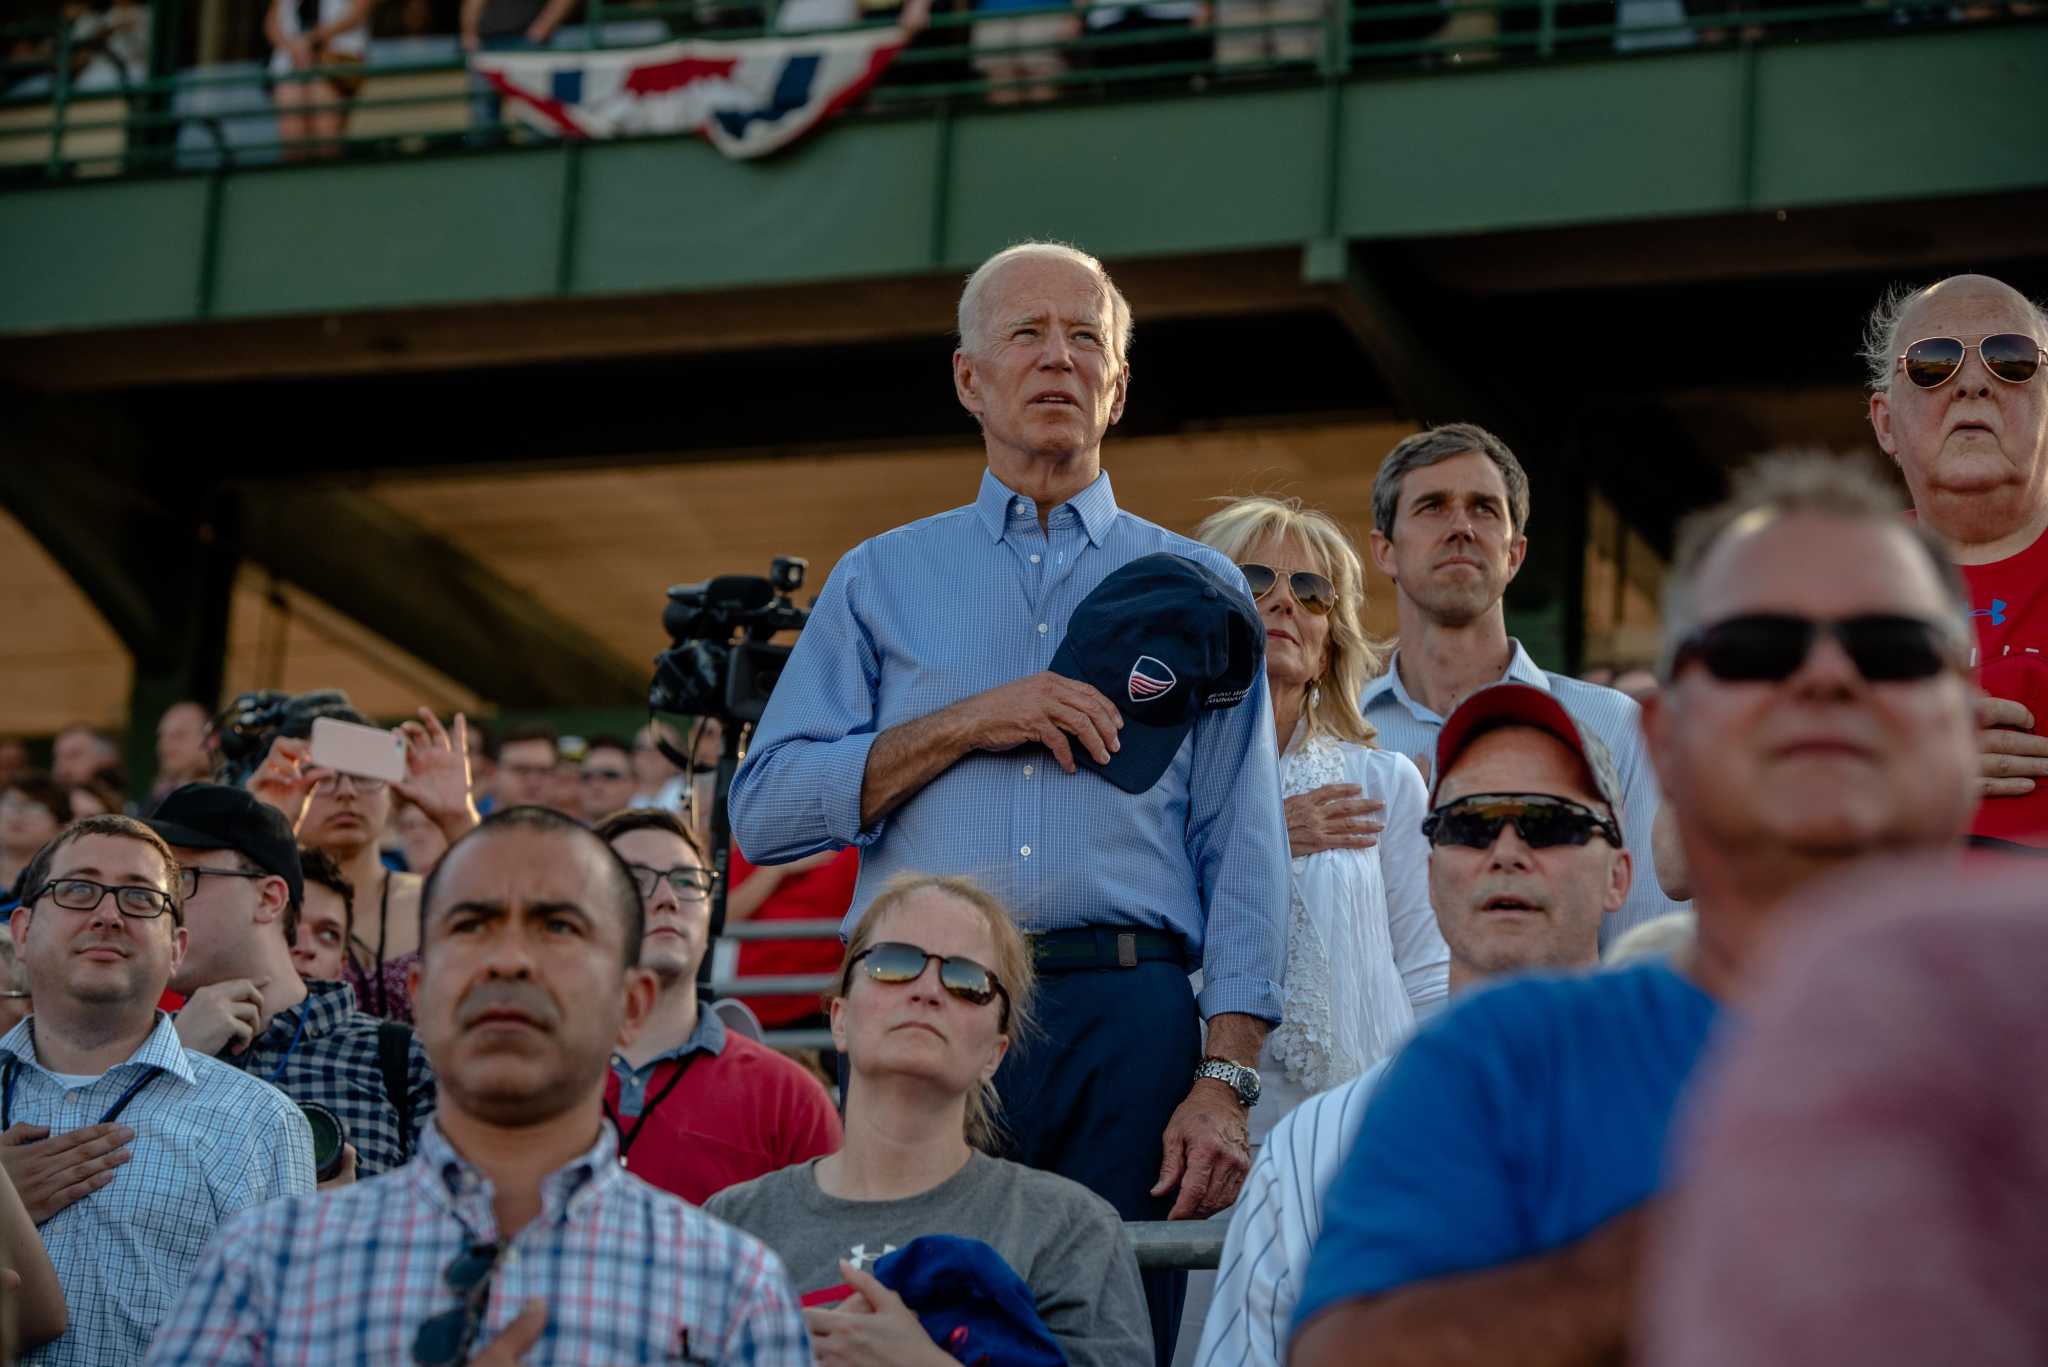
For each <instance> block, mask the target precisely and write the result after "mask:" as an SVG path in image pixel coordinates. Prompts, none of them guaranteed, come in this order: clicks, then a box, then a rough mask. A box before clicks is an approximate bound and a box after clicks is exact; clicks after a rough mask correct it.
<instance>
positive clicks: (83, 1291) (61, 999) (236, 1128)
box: [0, 816, 313, 1367]
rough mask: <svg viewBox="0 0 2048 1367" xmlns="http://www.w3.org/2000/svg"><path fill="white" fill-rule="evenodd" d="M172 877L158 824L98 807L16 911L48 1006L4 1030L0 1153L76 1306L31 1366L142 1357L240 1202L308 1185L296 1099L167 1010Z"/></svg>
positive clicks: (178, 924)
mask: <svg viewBox="0 0 2048 1367" xmlns="http://www.w3.org/2000/svg"><path fill="white" fill-rule="evenodd" d="M178 886H179V870H178V862H177V859H176V858H175V857H174V856H173V855H172V853H171V850H170V847H169V846H168V845H166V844H165V843H164V842H163V840H162V839H161V838H160V837H158V836H157V835H156V834H155V833H154V832H153V831H151V830H150V829H149V828H148V827H147V826H144V825H142V824H141V823H140V822H137V821H134V820H131V819H129V818H128V817H125V816H93V817H87V818H86V819H85V820H83V821H80V822H77V823H76V824H74V825H73V826H71V827H70V828H69V829H68V830H66V831H64V832H63V833H62V834H61V835H59V836H57V838H56V839H54V840H52V841H51V842H50V843H49V844H48V845H47V846H45V847H44V848H43V850H42V852H41V853H39V854H37V856H36V858H35V861H34V862H33V863H32V864H30V865H29V868H28V870H27V874H26V881H25V882H24V884H23V887H24V889H25V892H24V896H23V898H22V904H21V906H20V907H19V908H17V909H16V910H15V913H14V917H13V922H12V925H11V930H12V932H13V937H14V947H15V954H16V956H17V957H18V958H19V960H20V962H21V963H22V965H23V966H24V967H25V968H26V969H27V971H28V978H29V983H30V985H31V987H32V988H33V990H34V992H35V1004H36V1010H35V1014H34V1015H33V1016H31V1017H29V1018H28V1019H27V1020H25V1021H23V1022H22V1023H21V1024H20V1025H17V1026H16V1027H14V1029H13V1030H11V1031H9V1032H8V1033H7V1035H6V1037H5V1038H4V1039H0V1128H4V1129H5V1131H6V1133H5V1135H4V1136H0V1162H4V1163H5V1165H6V1167H7V1172H8V1176H9V1177H10V1178H11V1179H12V1180H13V1182H14V1185H15V1187H16V1188H17V1189H18V1190H19V1191H20V1192H21V1194H22V1199H23V1201H24V1203H25V1204H26V1205H27V1206H28V1208H29V1212H30V1214H31V1215H33V1216H34V1217H35V1219H36V1222H37V1224H38V1225H40V1226H41V1232H42V1237H43V1244H44V1246H45V1247H46V1248H47V1249H48V1250H49V1254H50V1261H51V1262H52V1263H53V1264H55V1265H56V1268H57V1276H58V1280H59V1281H60V1282H61V1283H62V1284H63V1287H64V1300H65V1303H66V1304H67V1305H68V1306H69V1307H70V1312H71V1325H70V1328H69V1329H68V1330H67V1331H66V1332H65V1333H64V1335H63V1336H62V1337H61V1338H59V1339H57V1340H56V1341H54V1342H52V1343H50V1344H47V1345H45V1346H44V1347H42V1348H39V1349H36V1350H35V1351H33V1352H31V1353H29V1354H27V1355H25V1356H24V1357H23V1359H22V1361H23V1362H24V1363H26V1364H35V1367H43V1365H44V1364H78V1367H104V1365H105V1364H107V1363H114V1362H134V1361H137V1360H138V1359H140V1358H141V1356H142V1354H143V1353H144V1351H145V1350H147V1348H148V1347H149V1342H150V1337H151V1335H152V1334H153V1333H154V1332H155V1331H156V1328H157V1325H158V1324H159V1323H160V1322H161V1321H162V1320H163V1319H164V1318H165V1317H166V1316H167V1315H168V1313H169V1311H170V1308H171V1305H172V1302H173V1300H174V1299H175V1298H176V1297H177V1295H178V1294H179V1292H181V1291H182V1290H183V1288H184V1285H185V1282H186V1280H187V1278H188V1277H189V1276H190V1274H191V1272H192V1269H193V1268H194V1267H195V1266H196V1265H197V1264H198V1262H199V1259H200V1255H201V1254H202V1253H203V1252H204V1251H205V1249H206V1247H207V1245H208V1244H209V1243H210V1242H211V1241H212V1240H213V1238H214V1236H215V1234H216V1233H217V1232H218V1230H219V1229H220V1227H221V1226H222V1224H223V1223H224V1222H225V1221H226V1220H227V1219H228V1218H229V1217H231V1216H233V1215H234V1214H235V1213H236V1212H238V1211H242V1210H246V1209H249V1208H251V1207H255V1206H260V1205H263V1204H264V1203H266V1202H268V1201H271V1200H272V1199H274V1198H276V1197H279V1196H286V1195H295V1194H301V1193H305V1194H310V1193H311V1192H312V1190H313V1137H312V1133H311V1131H310V1130H309V1129H308V1128H307V1125H306V1120H305V1117H304V1116H302V1115H301V1114H300V1113H299V1110H298V1108H297V1107H296V1106H294V1105H292V1103H291V1102H290V1101H289V1100H287V1099H286V1098H285V1096H284V1095H283V1094H282V1093H280V1092H279V1091H277V1090H276V1089H275V1088H273V1087H269V1086H266V1085H265V1084H263V1083H262V1082H260V1081H258V1080H257V1079H255V1078H252V1077H249V1076H247V1075H246V1074H244V1073H242V1072H240V1071H238V1070H236V1069H234V1068H231V1067H229V1066H227V1065H226V1064H224V1063H221V1062H219V1061H217V1060H215V1059H211V1058H208V1057H207V1056H206V1055H204V1054H202V1053H198V1052H197V1051H195V1050H191V1049H187V1048H185V1047H184V1046H183V1045H182V1044H180V1043H179V1041H178V1035H177V1032H176V1030H174V1029H173V1028H172V1026H171V1022H170V1020H169V1018H167V1017H165V1016H164V1015H163V1014H162V1013H160V1012H159V1011H157V1009H156V1003H157V999H158V998H159V997H161V996H162V995H163V992H164V988H165V987H166V986H167V985H168V983H169V982H170V978H171V974H172V972H173V970H174V969H175V968H176V967H177V964H178V960H179V959H180V958H181V957H182V956H183V954H184V952H185V927H184V925H183V924H182V921H183V913H182V911H181V908H180V905H179V897H178Z"/></svg>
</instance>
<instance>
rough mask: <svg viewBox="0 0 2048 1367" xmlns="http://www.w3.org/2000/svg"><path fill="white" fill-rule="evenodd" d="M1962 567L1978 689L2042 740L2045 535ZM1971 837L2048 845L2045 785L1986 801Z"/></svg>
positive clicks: (2046, 686)
mask: <svg viewBox="0 0 2048 1367" xmlns="http://www.w3.org/2000/svg"><path fill="white" fill-rule="evenodd" d="M1961 568H1962V571H1963V578H1964V579H1965V580H1967V581H1968V582H1969V585H1970V623H1971V625H1972V626H1974V627H1976V629H1977V658H1976V659H1975V660H1974V661H1972V663H1973V664H1975V665H1977V666H1978V679H1977V682H1978V684H1979V685H1980V686H1981V687H1982V688H1983V689H1984V691H1985V692H1986V693H1989V694H1991V695H1993V696H1994V697H2000V698H2011V699H2013V700H2014V701H2016V702H2019V703H2022V704H2024V705H2025V706H2026V708H2027V709H2028V710H2029V711H2031V712H2032V713H2033V714H2034V730H2035V732H2036V734H2048V536H2043V537H2041V538H2040V539H2039V540H2037V541H2035V542H2034V544H2033V545H2031V546H2029V547H2027V549H2025V550H2023V551H2021V552H2020V553H2019V554H2018V555H2010V556H2007V557H2006V558H2005V559H2003V560H1994V561H1992V562H1991V563H1990V564H1988V565H1964V566H1962V567H1961ZM1970 833H1971V834H1972V835H1985V836H1992V837H1995V838H1997V839H1999V840H2013V841H2018V842H2020V843H2022V844H2027V845H2041V846H2048V783H2042V784H2037V785H2036V786H2035V789H2034V791H2033V792H2031V793H2029V794H2027V795H2026V796H2025V797H1988V798H1985V799H1984V802H1983V804H1982V805H1981V806H1979V807H1978V809H1977V820H1976V823H1975V824H1974V825H1972V826H1971V828H1970Z"/></svg>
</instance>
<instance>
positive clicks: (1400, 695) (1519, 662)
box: [1360, 636, 1550, 723]
mask: <svg viewBox="0 0 2048 1367" xmlns="http://www.w3.org/2000/svg"><path fill="white" fill-rule="evenodd" d="M1508 646H1509V647H1510V650H1511V653H1510V654H1509V656H1508V671H1507V673H1505V674H1503V675H1501V676H1500V679H1499V682H1501V683H1519V684H1527V685H1529V686H1530V687H1531V688H1540V689H1542V690H1543V691H1544V692H1545V693H1548V692H1550V676H1549V675H1548V674H1545V673H1544V672H1543V671H1542V670H1540V669H1538V668H1537V667H1536V662H1535V661H1534V660H1532V659H1530V658H1529V652H1528V651H1526V650H1524V649H1522V643H1521V642H1520V641H1518V640H1516V639H1515V638H1514V637H1512V636H1510V637H1508ZM1400 663H1401V652H1400V650H1399V648H1396V649H1395V651H1394V653H1393V654H1392V655H1390V656H1388V657H1387V672H1386V673H1384V674H1382V675H1380V676H1379V677H1378V678H1377V679H1374V680H1373V681H1372V682H1371V683H1369V684H1367V685H1366V686H1365V696H1364V698H1363V699H1361V700H1360V708H1361V710H1363V709H1364V708H1366V707H1371V706H1372V705H1373V703H1374V701H1375V700H1377V699H1378V698H1379V697H1380V695H1381V694H1384V693H1392V694H1393V695H1394V701H1396V702H1398V703H1400V704H1401V706H1402V707H1404V708H1406V709H1407V710H1408V714H1409V715H1410V716H1412V717H1414V718H1415V719H1416V720H1417V721H1427V722H1438V723H1441V722H1442V721H1443V718H1442V717H1439V716H1438V715H1437V714H1436V713H1434V712H1432V711H1430V710H1429V709H1428V708H1427V707H1424V706H1423V705H1422V704H1421V703H1419V702H1417V701H1415V699H1413V698H1411V697H1409V696H1408V690H1407V689H1406V688H1404V687H1402V685H1401V670H1400Z"/></svg>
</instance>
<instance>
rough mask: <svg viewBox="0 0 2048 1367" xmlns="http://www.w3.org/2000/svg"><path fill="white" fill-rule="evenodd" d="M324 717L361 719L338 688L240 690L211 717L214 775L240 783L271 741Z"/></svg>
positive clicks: (221, 780) (299, 731)
mask: <svg viewBox="0 0 2048 1367" xmlns="http://www.w3.org/2000/svg"><path fill="white" fill-rule="evenodd" d="M320 717H340V718H342V719H343V720H346V721H360V720H361V717H360V716H358V714H357V713H356V710H355V708H354V707H353V706H351V705H350V703H349V700H348V694H346V693H344V692H342V691H341V690H340V689H336V688H330V689H324V690H322V691H320V692H317V693H298V694H292V693H284V692H280V691H279V690H277V689H275V688H264V689H258V690H255V691H253V692H249V693H244V694H242V695H241V696H240V697H237V698H236V699H235V700H234V701H233V702H231V703H229V704H228V705H227V706H226V707H224V708H222V709H221V713H220V715H219V716H217V717H215V718H214V719H213V734H214V740H215V743H216V745H217V746H218V747H219V750H220V764H219V766H218V768H217V769H216V770H215V772H214V780H215V781H216V782H219V783H228V784H232V785H234V786H235V787H237V788H239V787H241V786H242V785H243V784H245V783H247V782H248V780H249V775H250V774H253V773H254V772H256V766H257V765H259V764H261V763H263V757H264V756H265V755H267V754H269V753H270V743H271V742H272V741H274V740H276V739H277V738H278V737H279V736H298V737H304V736H305V735H307V734H308V733H310V732H311V730H312V729H313V722H314V720H315V719H317V718H320Z"/></svg>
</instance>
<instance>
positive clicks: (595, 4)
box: [588, 0, 604, 50]
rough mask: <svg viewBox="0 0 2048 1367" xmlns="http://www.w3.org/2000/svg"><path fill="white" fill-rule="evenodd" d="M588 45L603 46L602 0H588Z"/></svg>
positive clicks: (592, 46) (593, 47)
mask: <svg viewBox="0 0 2048 1367" xmlns="http://www.w3.org/2000/svg"><path fill="white" fill-rule="evenodd" d="M588 23H589V25H590V46H591V48H592V49H593V50H594V49H597V48H601V47H603V46H604V0H590V18H589V20H588Z"/></svg>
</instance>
